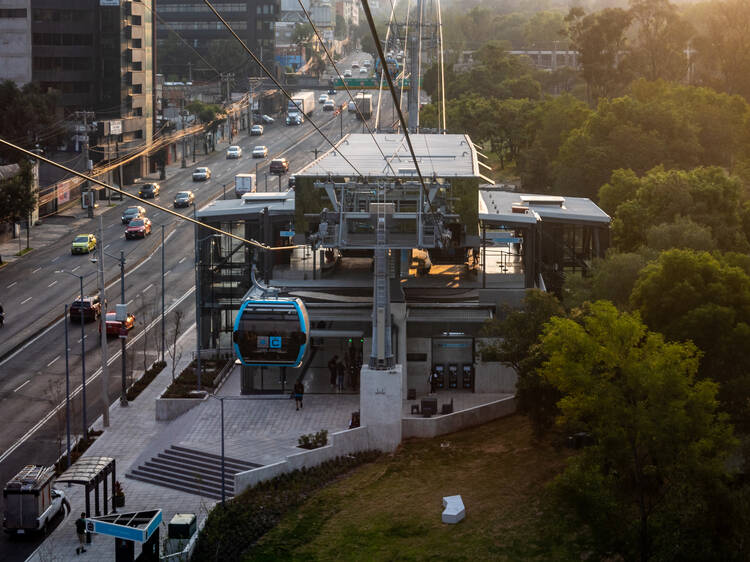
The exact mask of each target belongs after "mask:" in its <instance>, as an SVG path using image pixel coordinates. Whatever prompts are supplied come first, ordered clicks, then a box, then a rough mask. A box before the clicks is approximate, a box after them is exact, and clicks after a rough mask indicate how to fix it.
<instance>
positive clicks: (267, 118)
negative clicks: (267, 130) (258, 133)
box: [260, 115, 274, 125]
mask: <svg viewBox="0 0 750 562" xmlns="http://www.w3.org/2000/svg"><path fill="white" fill-rule="evenodd" d="M260 118H261V119H263V122H264V123H266V124H268V125H270V124H271V123H273V122H274V118H273V117H270V116H268V115H261V117H260Z"/></svg>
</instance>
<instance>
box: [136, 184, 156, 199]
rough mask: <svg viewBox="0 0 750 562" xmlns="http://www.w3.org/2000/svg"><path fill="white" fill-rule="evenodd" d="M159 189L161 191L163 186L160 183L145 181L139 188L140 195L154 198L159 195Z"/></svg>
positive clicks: (145, 197)
mask: <svg viewBox="0 0 750 562" xmlns="http://www.w3.org/2000/svg"><path fill="white" fill-rule="evenodd" d="M159 191H161V187H160V186H159V184H158V183H144V184H141V187H140V189H139V190H138V197H141V198H143V199H154V198H155V197H158V196H159Z"/></svg>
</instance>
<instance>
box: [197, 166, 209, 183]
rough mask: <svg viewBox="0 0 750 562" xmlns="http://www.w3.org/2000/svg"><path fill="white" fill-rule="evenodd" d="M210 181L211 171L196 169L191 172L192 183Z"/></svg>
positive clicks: (203, 168)
mask: <svg viewBox="0 0 750 562" xmlns="http://www.w3.org/2000/svg"><path fill="white" fill-rule="evenodd" d="M209 179H211V170H209V169H208V168H206V167H201V168H196V169H195V171H194V172H193V181H207V180H209Z"/></svg>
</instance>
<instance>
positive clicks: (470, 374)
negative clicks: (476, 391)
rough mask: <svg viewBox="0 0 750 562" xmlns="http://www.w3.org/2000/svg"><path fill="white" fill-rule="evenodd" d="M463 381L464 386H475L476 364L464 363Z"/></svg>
mask: <svg viewBox="0 0 750 562" xmlns="http://www.w3.org/2000/svg"><path fill="white" fill-rule="evenodd" d="M462 382H463V387H464V388H474V365H472V364H471V363H464V364H463V377H462Z"/></svg>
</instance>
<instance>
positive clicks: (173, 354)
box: [167, 309, 183, 382]
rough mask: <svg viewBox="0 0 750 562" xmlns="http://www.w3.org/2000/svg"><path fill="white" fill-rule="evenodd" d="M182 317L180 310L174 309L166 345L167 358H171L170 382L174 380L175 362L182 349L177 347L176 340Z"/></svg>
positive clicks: (179, 357) (180, 328)
mask: <svg viewBox="0 0 750 562" xmlns="http://www.w3.org/2000/svg"><path fill="white" fill-rule="evenodd" d="M182 317H183V312H182V311H181V310H179V309H178V310H175V311H174V314H173V316H172V330H171V331H170V332H169V345H167V353H169V358H170V359H171V360H172V382H174V374H175V370H176V369H177V363H179V362H180V359H182V350H181V349H177V340H179V339H180V336H181V335H182Z"/></svg>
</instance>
